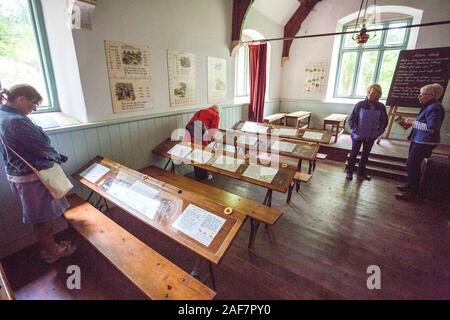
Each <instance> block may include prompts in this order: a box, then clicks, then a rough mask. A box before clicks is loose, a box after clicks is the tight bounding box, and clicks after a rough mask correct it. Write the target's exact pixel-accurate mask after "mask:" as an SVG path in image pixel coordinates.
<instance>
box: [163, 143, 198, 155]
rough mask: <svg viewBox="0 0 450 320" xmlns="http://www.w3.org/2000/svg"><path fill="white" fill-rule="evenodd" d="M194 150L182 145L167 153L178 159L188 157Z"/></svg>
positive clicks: (175, 146) (177, 145)
mask: <svg viewBox="0 0 450 320" xmlns="http://www.w3.org/2000/svg"><path fill="white" fill-rule="evenodd" d="M191 151H192V148H191V147H188V146H185V145H182V144H176V145H174V146H173V147H172V149H170V150H169V151H167V153H168V154H170V155H173V156H175V157H178V158H184V157H186V156H187V155H188V154H189V153H191Z"/></svg>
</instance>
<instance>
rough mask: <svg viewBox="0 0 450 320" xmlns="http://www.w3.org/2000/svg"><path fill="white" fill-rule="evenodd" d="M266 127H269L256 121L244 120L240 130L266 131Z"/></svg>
mask: <svg viewBox="0 0 450 320" xmlns="http://www.w3.org/2000/svg"><path fill="white" fill-rule="evenodd" d="M268 129H269V127H266V126H261V125H259V124H257V123H253V122H246V123H244V125H243V126H242V129H241V130H242V131H246V132H255V133H266V132H267V130H268Z"/></svg>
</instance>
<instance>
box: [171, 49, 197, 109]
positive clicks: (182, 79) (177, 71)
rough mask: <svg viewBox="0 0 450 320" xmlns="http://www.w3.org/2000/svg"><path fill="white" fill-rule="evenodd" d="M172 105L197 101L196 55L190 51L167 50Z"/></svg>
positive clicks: (185, 104) (189, 103) (183, 104)
mask: <svg viewBox="0 0 450 320" xmlns="http://www.w3.org/2000/svg"><path fill="white" fill-rule="evenodd" d="M167 67H168V72H169V90H170V92H169V96H170V106H171V107H179V106H187V105H192V104H195V103H196V93H195V55H193V54H192V53H188V52H178V51H167Z"/></svg>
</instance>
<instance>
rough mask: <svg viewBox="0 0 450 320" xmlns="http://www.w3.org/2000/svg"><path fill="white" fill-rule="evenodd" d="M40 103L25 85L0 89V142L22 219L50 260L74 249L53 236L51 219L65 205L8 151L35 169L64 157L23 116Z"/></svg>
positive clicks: (45, 257)
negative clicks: (20, 208) (20, 207)
mask: <svg viewBox="0 0 450 320" xmlns="http://www.w3.org/2000/svg"><path fill="white" fill-rule="evenodd" d="M41 102H42V97H41V95H40V94H39V93H38V92H37V90H36V89H35V88H33V87H32V86H29V85H25V84H23V85H16V86H14V87H12V88H11V89H10V90H9V91H8V90H3V91H2V92H1V99H0V138H1V139H0V141H1V143H0V145H1V151H2V155H3V160H4V163H5V167H6V176H7V179H8V180H9V183H10V187H11V191H12V192H13V194H14V195H15V196H16V197H17V199H18V201H19V202H20V204H21V206H22V212H23V222H24V223H26V224H32V225H33V232H34V234H35V235H36V236H37V238H38V241H39V243H40V245H41V247H42V251H41V257H42V258H43V259H44V260H45V261H46V262H48V263H53V262H55V261H56V260H58V259H59V258H62V257H65V256H68V255H71V254H72V253H73V252H74V251H75V250H76V246H75V245H73V244H71V243H70V242H68V241H62V242H60V243H56V242H55V239H54V236H53V220H55V219H57V218H59V217H60V216H61V215H62V214H63V213H64V211H65V210H66V209H67V208H68V207H69V204H68V202H67V200H66V199H65V198H62V199H58V200H56V199H54V198H53V197H52V195H51V194H50V192H49V191H48V190H47V188H46V187H45V186H44V185H43V183H42V182H41V181H40V180H39V178H38V176H37V175H36V174H35V173H33V171H32V169H31V168H30V167H29V166H28V165H27V164H25V163H24V161H23V160H21V159H20V158H19V157H18V156H17V155H15V154H14V153H13V152H12V151H11V150H10V148H11V149H13V150H14V151H15V152H17V153H18V154H19V155H20V156H21V157H22V158H24V159H25V160H27V161H28V162H29V163H30V164H31V165H32V166H33V167H35V168H36V169H37V170H42V169H48V168H51V167H52V166H53V164H54V163H55V162H56V163H61V162H65V161H66V160H67V157H65V156H63V155H61V154H59V153H58V152H57V151H56V150H55V149H54V148H53V147H52V146H51V145H50V138H49V137H48V136H47V134H46V133H45V132H44V130H42V128H40V127H38V126H37V125H35V124H34V123H33V122H32V121H31V119H30V118H29V117H27V115H28V114H30V113H31V112H33V111H35V110H36V107H37V106H38V105H39V104H40V103H41ZM3 103H4V104H3Z"/></svg>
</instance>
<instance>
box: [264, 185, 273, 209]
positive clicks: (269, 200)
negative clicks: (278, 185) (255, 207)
mask: <svg viewBox="0 0 450 320" xmlns="http://www.w3.org/2000/svg"><path fill="white" fill-rule="evenodd" d="M263 204H264V205H266V206H268V207H271V206H272V189H267V193H266V197H265V198H264V201H263Z"/></svg>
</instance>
